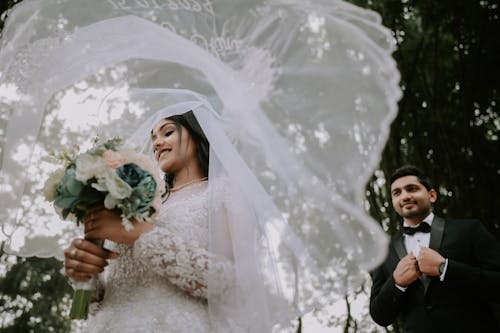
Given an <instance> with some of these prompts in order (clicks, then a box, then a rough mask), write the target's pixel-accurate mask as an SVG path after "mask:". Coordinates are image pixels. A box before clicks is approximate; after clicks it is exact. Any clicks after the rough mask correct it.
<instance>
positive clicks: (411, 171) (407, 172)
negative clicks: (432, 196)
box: [389, 165, 432, 191]
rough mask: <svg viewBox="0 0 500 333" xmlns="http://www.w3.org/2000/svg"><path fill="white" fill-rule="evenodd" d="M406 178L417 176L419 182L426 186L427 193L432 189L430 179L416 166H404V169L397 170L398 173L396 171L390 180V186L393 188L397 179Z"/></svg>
mask: <svg viewBox="0 0 500 333" xmlns="http://www.w3.org/2000/svg"><path fill="white" fill-rule="evenodd" d="M405 176H415V177H417V179H418V181H419V182H420V183H421V184H422V185H424V186H425V188H426V189H427V191H429V190H430V189H432V185H431V181H430V179H429V177H428V176H427V175H426V174H425V173H424V172H423V171H422V170H420V169H419V168H417V167H416V166H414V165H403V166H402V167H400V168H397V169H396V171H394V172H393V173H392V175H391V177H390V178H389V186H391V185H392V183H394V181H395V180H396V179H398V178H401V177H405Z"/></svg>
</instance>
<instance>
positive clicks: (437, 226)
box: [424, 216, 445, 293]
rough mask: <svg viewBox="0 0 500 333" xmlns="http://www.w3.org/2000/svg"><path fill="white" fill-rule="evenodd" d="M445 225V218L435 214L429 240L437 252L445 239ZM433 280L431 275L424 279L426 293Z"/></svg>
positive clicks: (431, 246) (430, 246)
mask: <svg viewBox="0 0 500 333" xmlns="http://www.w3.org/2000/svg"><path fill="white" fill-rule="evenodd" d="M444 225H445V221H444V219H442V218H440V217H437V216H434V220H433V221H432V226H431V239H430V240H429V248H431V249H433V250H434V251H437V252H439V248H440V247H441V241H442V240H443V232H444ZM431 280H432V279H431V278H429V277H426V278H425V279H424V293H425V292H427V288H428V287H429V284H430V283H431Z"/></svg>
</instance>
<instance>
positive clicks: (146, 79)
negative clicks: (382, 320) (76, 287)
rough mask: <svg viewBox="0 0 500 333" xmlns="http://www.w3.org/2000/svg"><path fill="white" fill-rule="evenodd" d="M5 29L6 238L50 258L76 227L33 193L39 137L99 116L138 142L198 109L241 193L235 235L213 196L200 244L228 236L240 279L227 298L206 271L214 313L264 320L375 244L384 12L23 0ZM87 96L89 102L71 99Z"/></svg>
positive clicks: (386, 43)
mask: <svg viewBox="0 0 500 333" xmlns="http://www.w3.org/2000/svg"><path fill="white" fill-rule="evenodd" d="M0 46H1V48H0V105H1V107H2V114H1V120H0V124H1V132H0V133H1V138H2V140H1V154H2V155H1V171H0V172H1V174H0V177H1V178H2V183H1V184H2V185H1V188H0V205H1V206H0V207H1V210H0V220H1V221H2V223H3V224H2V231H3V233H4V234H5V238H6V243H5V249H6V250H7V251H8V252H11V253H14V254H18V255H24V256H32V255H36V256H58V257H60V255H61V247H62V246H64V244H65V243H66V242H67V240H68V239H69V238H71V237H73V234H72V232H71V231H70V229H71V228H63V230H61V227H60V226H62V225H63V222H60V221H58V220H57V218H56V217H55V216H54V214H51V208H50V207H47V204H45V203H44V202H43V196H42V195H41V188H42V187H43V182H44V181H45V178H46V175H47V173H48V171H50V170H51V168H53V165H51V164H50V163H49V162H47V160H46V156H47V155H48V153H49V151H50V150H60V149H63V148H65V147H66V146H68V145H72V144H75V143H79V144H84V143H85V142H86V140H87V141H88V140H89V138H91V137H92V136H93V135H95V134H96V132H98V133H101V134H103V135H106V136H111V135H120V136H127V137H129V140H130V142H134V143H135V144H140V145H141V149H146V150H147V149H148V148H147V140H148V138H147V137H148V136H149V133H150V129H151V127H152V126H151V125H152V124H153V123H154V121H155V119H158V118H161V117H165V116H168V115H173V114H181V113H184V112H186V111H189V110H193V112H194V113H195V115H196V117H197V119H198V121H199V122H200V124H201V126H202V128H203V130H204V131H205V134H206V135H207V137H208V139H209V141H210V144H211V160H210V170H209V177H210V181H209V183H211V182H212V179H218V178H227V179H229V181H230V183H231V184H233V185H234V186H235V188H236V189H237V191H238V195H237V196H236V197H237V198H239V199H234V200H233V201H232V202H231V205H228V209H229V212H228V215H230V216H232V218H233V219H234V220H235V221H238V223H231V225H230V226H229V229H230V230H229V233H230V235H231V240H232V242H231V243H230V244H221V242H220V239H221V238H223V236H224V233H225V232H226V230H225V228H226V226H223V225H218V222H217V221H220V219H219V218H218V217H217V214H219V212H218V211H217V210H215V209H214V210H212V211H211V212H210V236H211V243H210V249H209V250H211V251H212V252H213V253H215V254H221V255H225V254H226V252H227V251H228V250H227V248H228V247H229V250H230V252H231V254H232V255H233V257H234V264H235V279H236V283H235V288H234V289H233V290H231V291H230V292H228V293H226V294H224V296H223V297H222V296H221V297H217V296H216V295H215V294H213V293H212V294H211V291H210V282H209V295H211V296H212V297H209V311H210V314H211V318H212V321H213V322H217V320H220V319H221V318H226V319H227V318H231V319H232V320H233V321H234V323H232V324H231V323H229V324H228V323H227V322H224V323H223V322H220V325H222V326H224V325H230V326H229V327H232V328H229V330H234V326H231V325H237V326H239V327H247V326H251V327H253V328H252V329H253V330H254V331H269V330H270V329H269V327H270V326H271V325H272V324H273V323H276V322H286V320H288V319H290V316H292V315H296V314H298V313H301V312H303V311H307V310H309V309H311V307H312V306H316V305H317V306H321V305H323V304H325V303H328V302H331V301H332V300H334V299H335V297H336V296H342V295H343V294H344V293H345V292H346V291H347V290H349V289H350V288H355V287H356V286H357V285H358V284H359V282H360V280H361V278H362V274H360V270H365V269H371V268H374V267H375V266H377V265H378V264H379V263H380V262H381V261H382V260H383V258H384V256H385V254H386V244H387V239H386V236H385V235H384V233H383V231H382V230H381V229H380V228H379V227H378V225H377V223H376V222H374V221H373V220H371V218H370V217H368V216H367V215H366V213H365V212H364V209H363V205H362V199H363V196H364V186H365V183H366V181H367V179H368V177H369V176H370V175H371V173H372V172H373V169H374V167H375V166H376V164H377V162H378V160H379V157H380V153H381V150H382V148H383V146H384V143H385V141H386V138H387V135H388V131H389V125H390V122H391V121H392V119H393V118H394V116H395V114H396V107H397V105H396V104H397V100H398V99H399V97H400V94H401V92H400V89H399V88H398V81H399V73H398V71H397V69H396V65H395V63H394V61H393V59H392V58H391V55H390V54H391V52H392V51H393V42H392V37H391V34H390V32H389V31H388V30H387V29H385V28H384V27H382V26H381V24H380V18H379V16H378V15H377V14H375V13H373V12H371V11H367V10H363V9H360V8H358V7H355V6H353V5H350V4H347V3H344V2H342V1H336V0H328V1H327V0H317V1H307V2H304V1H293V0H289V1H286V0H274V1H264V0H260V1H259V0H252V1H250V0H214V1H209V0H108V1H102V0H86V1H84V2H83V1H79V0H24V1H23V2H22V3H20V4H19V5H17V6H15V8H14V9H13V10H12V11H11V12H10V13H9V16H8V19H7V22H6V25H5V28H4V31H3V32H2V40H1V45H0ZM100 91H105V92H106V93H105V94H100V93H99V92H100ZM78 93H81V94H87V95H86V97H85V98H83V99H80V100H79V101H78V102H74V100H75V99H77V97H75V96H77V95H78ZM70 97H73V99H71V98H70ZM88 99H95V100H98V101H100V102H99V103H98V104H97V105H95V108H94V109H93V110H91V112H88V111H89V110H79V109H78V106H79V104H82V103H83V100H85V101H87V100H88ZM72 100H73V102H71V101H72ZM71 103H73V104H71ZM77 110H78V111H77ZM85 112H87V113H86V114H85V115H83V113H85ZM64 115H66V116H64ZM65 117H66V118H65ZM71 119H78V121H76V122H74V121H73V122H72V123H71V122H68V120H71ZM138 124H139V125H140V126H138ZM210 185H212V184H210ZM212 187H214V186H212ZM214 193H215V190H214ZM212 200H218V199H217V198H215V197H213V198H212ZM213 206H215V204H214V205H213ZM230 220H231V219H230ZM256 323H259V324H260V325H261V327H255V326H256ZM225 327H227V326H225Z"/></svg>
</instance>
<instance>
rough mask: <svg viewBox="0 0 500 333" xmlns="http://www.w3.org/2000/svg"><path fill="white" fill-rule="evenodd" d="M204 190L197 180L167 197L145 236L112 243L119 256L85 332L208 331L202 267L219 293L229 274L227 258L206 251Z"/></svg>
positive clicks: (108, 268) (204, 279)
mask: <svg viewBox="0 0 500 333" xmlns="http://www.w3.org/2000/svg"><path fill="white" fill-rule="evenodd" d="M207 188H208V185H207V182H203V183H196V184H192V185H190V186H188V187H185V188H183V189H181V190H179V191H178V192H172V193H170V196H169V197H168V199H167V200H166V201H165V203H164V204H163V207H162V211H161V213H160V215H159V217H158V219H157V222H156V223H157V224H156V226H155V228H154V229H153V230H152V231H151V232H148V233H146V234H143V235H142V236H141V237H140V238H139V239H138V240H137V241H136V242H135V244H134V245H133V246H128V245H124V244H116V245H115V247H114V248H113V250H114V251H116V252H119V253H120V257H119V258H118V259H116V260H111V261H110V265H109V266H108V267H107V269H106V271H105V273H104V274H105V276H103V278H104V291H105V293H104V298H103V300H102V301H101V302H100V303H98V304H97V305H94V308H95V309H93V312H94V314H93V315H91V316H90V317H89V319H88V327H87V331H88V332H93V333H94V332H120V333H124V332H148V333H149V332H158V333H160V332H161V333H166V332H176V333H178V332H190V333H196V332H210V331H211V329H210V324H209V318H208V307H207V301H206V296H207V295H206V293H207V280H206V273H207V271H208V267H209V266H210V268H214V267H216V269H215V271H217V274H219V276H218V279H217V281H219V282H220V286H221V287H222V289H221V290H223V288H224V286H225V285H228V284H229V283H231V281H230V280H231V275H232V274H231V262H230V261H229V260H224V259H222V260H221V259H217V258H215V257H214V256H213V255H211V254H210V253H208V252H207V250H206V249H207V248H208V208H207V207H208V190H207ZM212 271H213V270H211V272H212ZM214 280H215V279H214Z"/></svg>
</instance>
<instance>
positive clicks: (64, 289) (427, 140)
mask: <svg viewBox="0 0 500 333" xmlns="http://www.w3.org/2000/svg"><path fill="white" fill-rule="evenodd" d="M17 2H19V0H17V1H16V0H2V1H1V2H0V15H1V16H0V29H1V28H2V27H3V22H4V21H5V18H6V17H7V15H8V11H7V10H8V9H9V8H10V7H12V6H13V5H14V4H15V3H17ZM351 2H352V3H354V4H356V5H359V6H361V7H365V8H370V9H373V10H375V11H377V12H379V13H380V15H381V16H382V20H383V22H384V24H385V25H386V26H387V27H389V28H390V29H391V30H392V31H393V33H394V37H395V39H396V41H397V44H398V50H397V51H396V52H395V54H394V57H395V59H396V61H397V63H398V66H399V69H400V71H401V87H402V88H403V90H404V97H403V98H402V100H401V101H400V103H399V114H398V116H397V118H396V119H395V121H394V122H393V124H392V128H391V134H390V137H389V139H388V142H387V145H386V147H385V150H384V152H383V155H382V158H381V161H380V165H379V167H378V168H377V170H376V171H375V172H374V175H373V177H372V178H371V180H370V181H369V183H368V184H367V187H366V207H367V209H368V210H369V212H370V214H371V215H372V216H373V217H374V218H375V220H376V221H378V222H380V223H381V225H382V227H383V228H384V229H385V230H386V231H387V232H388V233H389V234H393V233H394V232H395V231H396V230H397V228H398V224H399V222H400V220H399V218H397V216H396V215H395V213H394V212H393V210H392V207H391V205H390V195H389V193H388V191H387V186H388V185H387V184H386V182H385V180H386V179H387V178H388V177H389V175H390V174H391V173H392V171H393V170H395V169H396V168H397V167H399V166H401V165H403V164H407V163H409V164H415V165H417V166H419V167H421V168H422V169H424V170H425V171H426V172H427V173H428V174H429V175H430V176H431V178H432V179H433V181H434V184H433V185H434V187H435V188H437V189H438V192H439V199H438V203H437V204H436V207H435V211H436V212H437V214H440V215H443V216H454V217H477V218H480V219H481V220H482V221H483V222H484V224H485V225H486V227H487V228H488V229H489V230H490V231H491V232H492V233H493V234H494V235H495V236H496V237H497V239H500V222H499V216H500V214H499V213H498V208H499V207H500V196H499V195H498V192H497V189H499V188H500V163H499V160H500V149H499V148H500V145H499V135H500V117H499V113H498V104H499V102H500V101H499V91H498V90H499V88H500V57H499V54H500V38H499V36H498V33H499V32H500V21H499V15H500V10H499V3H498V2H499V1H498V0H471V1H456V0H442V1H434V0H419V1H416V0H351ZM369 285H370V281H369V279H368V280H367V284H366V285H365V288H363V289H362V290H359V291H358V292H357V293H355V294H353V295H347V296H346V297H345V311H343V312H342V314H340V315H339V314H337V313H333V314H324V313H323V314H321V313H319V314H318V317H321V318H320V319H322V320H321V321H322V322H323V323H324V324H325V325H328V326H331V327H332V331H335V332H338V331H340V332H381V331H382V332H383V331H387V332H399V329H398V327H397V325H395V326H392V327H389V328H381V327H377V326H376V325H375V324H374V323H373V322H372V321H371V319H370V318H369V315H368V311H367V309H366V307H367V303H366V302H367V301H366V298H367V296H368V295H369ZM0 292H1V294H0V313H1V314H2V315H1V316H0V332H70V330H71V324H70V323H69V321H68V319H67V317H66V314H67V311H68V310H67V309H68V305H69V297H70V293H71V288H70V287H69V284H68V282H67V279H66V278H65V276H64V275H63V273H62V263H61V262H59V261H57V260H56V259H39V258H27V259H26V258H17V257H13V256H9V255H7V254H5V253H4V252H3V251H0ZM359 299H362V300H363V301H362V302H364V303H362V304H361V307H362V308H363V309H362V311H361V316H360V315H359V313H358V314H357V315H354V313H353V311H354V310H353V309H354V308H358V310H356V311H357V312H360V311H359V307H360V305H359ZM355 303H356V304H357V305H356V306H352V305H353V304H355ZM305 329H306V327H305V328H304V331H305Z"/></svg>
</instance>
